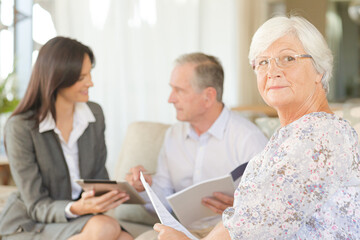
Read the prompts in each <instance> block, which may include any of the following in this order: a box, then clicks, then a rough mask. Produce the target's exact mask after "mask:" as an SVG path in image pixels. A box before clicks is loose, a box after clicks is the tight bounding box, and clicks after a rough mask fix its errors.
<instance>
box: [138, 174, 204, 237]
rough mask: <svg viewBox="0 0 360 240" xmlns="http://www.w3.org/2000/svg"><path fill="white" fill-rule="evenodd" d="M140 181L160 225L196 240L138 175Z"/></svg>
mask: <svg viewBox="0 0 360 240" xmlns="http://www.w3.org/2000/svg"><path fill="white" fill-rule="evenodd" d="M140 180H141V182H142V184H143V186H144V188H145V191H146V193H147V194H148V196H149V198H150V201H151V203H152V204H153V206H154V208H155V211H156V214H157V215H158V217H159V219H160V221H161V223H162V224H164V225H166V226H169V227H172V228H174V229H176V230H178V231H180V232H183V233H184V234H186V236H188V237H189V238H190V239H192V240H198V238H196V237H195V236H194V235H192V234H191V233H190V232H189V231H188V230H187V229H186V228H185V227H184V226H183V225H181V224H180V223H179V222H178V221H177V220H176V219H175V218H174V217H173V216H172V215H171V214H170V213H169V211H168V210H167V209H166V207H165V206H164V205H163V204H162V202H161V201H160V199H159V198H158V197H157V196H156V194H155V193H154V191H153V190H152V189H151V187H150V185H149V184H148V183H147V182H146V181H145V178H144V175H143V174H142V172H141V173H140Z"/></svg>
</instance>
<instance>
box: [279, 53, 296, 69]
mask: <svg viewBox="0 0 360 240" xmlns="http://www.w3.org/2000/svg"><path fill="white" fill-rule="evenodd" d="M295 62H296V57H295V56H294V55H289V54H284V55H280V56H279V63H278V64H279V67H284V68H286V67H290V66H292V65H294V64H295Z"/></svg>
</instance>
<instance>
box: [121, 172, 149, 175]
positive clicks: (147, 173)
mask: <svg viewBox="0 0 360 240" xmlns="http://www.w3.org/2000/svg"><path fill="white" fill-rule="evenodd" d="M142 173H143V174H144V175H154V174H155V173H154V172H142ZM131 174H132V173H131V172H128V173H126V175H131Z"/></svg>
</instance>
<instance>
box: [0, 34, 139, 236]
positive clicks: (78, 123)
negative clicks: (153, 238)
mask: <svg viewBox="0 0 360 240" xmlns="http://www.w3.org/2000/svg"><path fill="white" fill-rule="evenodd" d="M94 62H95V59H94V55H93V52H92V51H91V49H90V48H89V47H87V46H85V45H83V44H81V43H80V42H78V41H76V40H73V39H69V38H65V37H56V38H53V39H51V40H50V41H48V42H47V43H46V44H45V45H44V46H43V47H42V48H41V50H40V52H39V55H38V59H37V61H36V63H35V66H34V69H33V72H32V75H31V79H30V83H29V86H28V88H27V91H26V93H25V96H24V98H23V99H22V101H21V102H20V104H19V106H18V107H17V109H16V110H15V111H14V113H13V114H12V116H11V117H10V118H9V120H8V122H7V124H6V127H5V142H6V152H7V156H8V159H9V163H10V168H11V172H12V176H13V178H14V181H15V183H16V186H17V187H18V189H19V192H17V193H16V194H13V195H12V196H11V197H10V198H9V200H8V202H7V204H6V206H5V208H4V210H3V211H2V213H1V216H0V235H2V236H3V239H124V240H130V239H133V238H132V237H131V236H130V235H129V234H128V233H126V232H124V231H121V227H120V226H119V224H118V222H117V221H116V220H115V219H113V218H111V217H109V216H106V215H102V214H98V215H96V214H97V213H103V212H105V211H107V210H109V209H112V208H114V207H117V206H118V205H120V204H121V203H123V202H124V201H126V200H128V198H129V196H128V195H126V194H125V193H122V192H117V191H112V192H109V193H106V194H104V195H102V196H99V197H97V196H94V192H93V191H89V192H83V193H82V191H81V188H80V186H79V185H77V184H76V183H75V180H76V179H79V178H84V179H85V178H86V179H108V173H107V171H106V169H105V160H106V146H105V140H104V130H105V123H104V115H103V112H102V110H101V108H100V106H99V105H97V104H96V103H92V102H88V98H89V96H88V89H89V88H90V87H92V86H93V82H92V80H91V74H90V71H91V69H92V67H93V65H94Z"/></svg>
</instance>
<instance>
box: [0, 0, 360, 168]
mask: <svg viewBox="0 0 360 240" xmlns="http://www.w3.org/2000/svg"><path fill="white" fill-rule="evenodd" d="M288 13H293V14H297V15H301V16H304V17H305V18H307V19H308V20H309V21H311V22H312V23H313V24H314V25H315V26H316V27H317V28H318V29H319V30H320V32H321V33H323V35H324V36H325V38H326V40H327V42H328V44H329V46H330V47H331V49H332V51H333V53H334V56H335V68H334V77H333V79H332V80H331V85H330V93H329V95H328V98H329V101H330V102H332V103H334V104H335V103H344V102H347V101H353V100H354V99H357V98H360V76H359V75H360V70H359V69H360V35H359V29H360V28H359V26H360V1H356V0H352V1H350V0H76V1H74V0H0V91H1V92H0V129H1V127H3V125H4V123H5V121H6V119H7V117H8V116H9V113H10V112H11V111H12V110H13V108H14V106H16V104H17V102H18V101H19V99H21V97H22V96H23V94H24V91H25V89H26V87H27V84H28V81H29V78H30V74H31V69H32V65H33V64H34V62H35V61H36V57H37V54H38V51H39V49H40V48H41V46H42V45H43V44H44V43H45V42H47V41H48V40H49V39H50V38H52V37H55V36H57V35H62V36H68V37H71V38H75V39H77V40H79V41H81V42H83V43H84V44H86V45H88V46H90V47H91V48H92V49H93V51H94V53H95V56H96V67H95V68H94V69H93V71H92V76H93V81H94V87H93V88H92V89H90V100H92V101H95V102H98V103H99V104H100V105H101V106H102V107H103V110H104V113H105V117H106V124H107V129H106V140H107V147H108V162H107V166H108V169H111V168H113V167H114V164H115V162H116V159H117V157H118V155H119V151H120V148H121V144H122V141H123V139H124V136H125V133H126V129H127V126H128V125H129V123H131V122H134V121H155V122H163V123H170V124H171V123H174V122H175V121H176V118H175V111H174V109H173V107H172V106H171V105H170V104H168V103H167V98H168V95H169V93H170V87H169V78H170V73H171V70H172V68H173V61H174V60H175V59H176V58H177V57H178V56H179V55H181V54H183V53H188V52H193V51H202V52H204V53H207V54H211V55H215V56H217V57H218V58H219V59H220V61H221V62H222V64H223V67H224V69H225V90H224V103H225V104H226V105H227V106H228V107H230V108H235V107H239V106H262V105H264V103H263V102H262V100H261V98H260V96H259V94H258V93H257V89H256V80H255V75H254V73H253V71H252V69H251V67H250V65H249V61H248V58H247V54H248V49H249V45H250V42H251V37H252V35H253V33H254V32H255V30H256V29H257V28H258V27H259V26H260V25H261V24H262V23H263V22H264V21H265V20H267V19H268V18H270V17H272V16H274V15H278V14H288ZM2 135H3V134H2V131H1V136H2ZM3 151H4V150H3V147H2V149H1V152H2V153H3ZM110 173H111V171H110Z"/></svg>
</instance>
